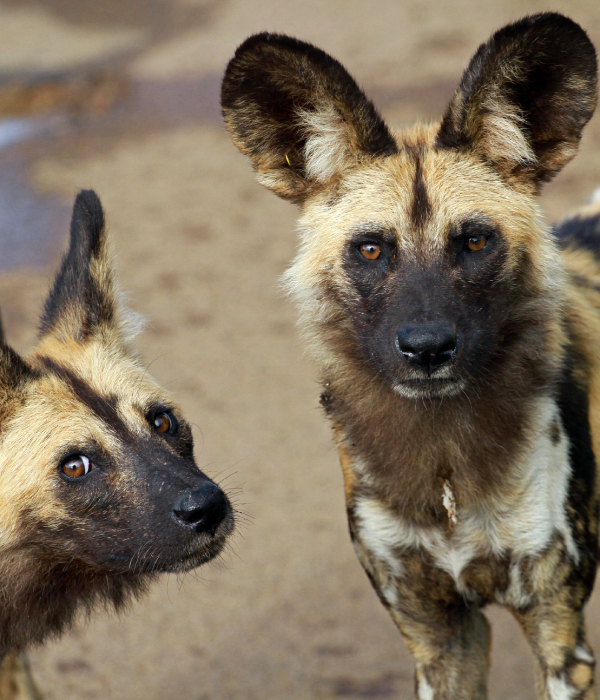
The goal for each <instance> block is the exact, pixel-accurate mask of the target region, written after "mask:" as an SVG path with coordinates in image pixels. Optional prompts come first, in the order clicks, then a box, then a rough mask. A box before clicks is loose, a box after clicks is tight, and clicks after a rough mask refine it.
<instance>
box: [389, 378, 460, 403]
mask: <svg viewBox="0 0 600 700" xmlns="http://www.w3.org/2000/svg"><path fill="white" fill-rule="evenodd" d="M464 388H465V383H464V381H463V380H461V379H451V378H448V377H443V378H442V377H440V378H438V377H423V378H422V379H405V380H402V381H397V382H396V383H395V384H394V385H393V389H394V392H395V393H396V394H398V395H399V396H403V397H404V398H406V399H442V398H446V397H450V396H456V395H457V394H459V393H460V392H461V391H463V390H464Z"/></svg>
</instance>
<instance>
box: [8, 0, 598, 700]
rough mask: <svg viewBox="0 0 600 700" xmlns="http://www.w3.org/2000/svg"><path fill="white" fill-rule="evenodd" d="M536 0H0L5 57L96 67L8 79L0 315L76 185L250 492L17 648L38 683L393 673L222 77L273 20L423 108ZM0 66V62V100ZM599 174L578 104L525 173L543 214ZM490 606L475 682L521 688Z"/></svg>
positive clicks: (432, 107) (217, 449) (268, 696)
mask: <svg viewBox="0 0 600 700" xmlns="http://www.w3.org/2000/svg"><path fill="white" fill-rule="evenodd" d="M543 9H548V7H547V5H546V4H545V3H542V2H536V1H533V0H520V1H519V2H516V1H511V0H497V1H496V2H494V3H491V2H489V3H484V2H481V0H469V1H460V0H446V2H444V3H441V2H436V3H434V2H432V1H429V2H415V1H414V0H405V1H404V2H401V1H400V0H394V1H393V2H392V1H391V0H389V1H388V0H372V1H371V2H359V1H358V0H303V1H302V2H297V1H296V0H288V1H287V2H281V1H280V2H277V0H264V1H262V2H254V1H252V0H223V1H219V0H129V1H128V2H122V0H105V1H104V2H103V1H102V0H47V1H46V2H43V3H39V4H38V3H35V2H33V1H30V0H12V1H11V2H6V1H5V2H0V72H1V73H2V74H6V75H8V76H9V77H10V76H17V77H18V78H19V80H22V81H25V82H27V81H28V80H29V81H30V80H31V76H38V75H39V74H40V71H41V72H45V73H46V75H58V76H59V77H58V78H57V80H58V81H59V82H60V81H61V80H64V79H65V78H64V76H65V75H67V76H68V75H69V74H70V72H74V73H77V71H80V70H82V66H83V67H84V68H85V69H86V70H87V68H89V67H90V66H91V67H92V70H95V67H97V66H104V67H106V71H107V72H106V73H105V76H104V78H103V81H104V82H103V83H102V84H101V85H100V87H98V86H96V87H94V86H92V88H90V95H91V97H90V104H91V103H92V102H93V103H94V104H95V105H96V107H97V108H94V109H87V107H86V105H85V104H84V106H83V108H82V105H81V104H80V103H78V104H77V105H75V106H74V105H73V104H71V103H69V92H68V91H67V96H66V98H64V99H63V97H61V96H60V95H58V97H57V98H56V100H55V102H56V104H54V107H53V109H52V111H51V113H50V114H49V115H48V116H43V115H42V116H40V115H39V114H38V112H37V111H36V109H37V108H36V109H34V107H32V101H31V100H29V102H27V99H25V103H26V104H25V106H24V107H23V109H22V111H25V112H27V111H28V110H29V111H33V112H36V115H37V116H35V117H34V118H33V119H32V121H28V122H19V123H18V124H17V125H16V127H15V128H16V132H15V131H14V129H13V131H12V132H10V129H9V132H10V133H22V130H23V124H25V129H26V130H27V129H29V130H30V131H31V133H32V134H33V136H32V138H30V139H28V140H23V141H20V142H18V143H16V142H15V139H16V138H17V137H14V136H13V137H11V138H12V140H13V142H12V143H9V141H10V138H8V137H7V141H6V144H5V142H4V140H3V136H2V134H3V133H5V131H6V129H5V131H3V125H4V127H6V122H0V269H1V273H0V306H1V307H2V313H3V317H4V321H5V325H6V329H7V334H8V337H9V339H10V340H11V341H12V342H13V343H14V345H15V346H16V347H17V348H18V349H21V350H25V349H26V348H27V347H28V345H29V344H30V343H31V342H32V340H33V337H34V331H35V323H36V317H37V314H38V311H39V309H40V306H41V304H42V301H43V295H44V293H45V290H46V289H47V287H48V284H49V281H50V279H51V275H52V273H53V269H54V266H55V265H56V263H57V261H58V259H59V257H60V253H61V251H62V250H63V249H64V245H65V242H66V231H67V228H66V227H67V221H68V213H69V207H70V205H71V202H72V199H73V196H74V194H75V192H76V191H77V190H78V189H80V188H84V187H86V188H87V187H92V188H94V189H96V190H97V192H98V193H99V195H100V196H101V198H102V200H103V203H104V205H105V207H106V210H107V214H108V220H109V224H110V228H111V231H112V234H113V239H114V245H115V249H116V253H117V260H118V265H119V273H120V279H121V283H122V287H123V289H124V290H127V292H128V294H129V299H130V304H131V305H132V306H133V307H134V308H135V309H136V310H138V311H140V312H142V313H143V314H145V315H146V316H147V317H148V319H149V323H148V328H147V331H146V333H145V334H144V335H143V336H142V337H141V338H140V343H139V346H140V349H141V352H142V354H143V357H144V358H145V359H146V361H147V363H148V365H149V366H150V370H151V372H152V373H153V374H154V375H155V376H156V377H157V378H158V379H159V380H160V381H162V382H163V383H164V384H166V385H167V386H168V387H169V388H170V389H171V390H172V391H173V392H174V393H175V394H176V396H177V399H178V400H179V401H180V403H181V404H182V405H183V406H184V409H185V411H186V413H187V416H188V418H189V419H190V420H191V421H192V422H193V423H194V424H195V439H196V444H197V450H196V453H197V459H198V463H199V465H200V466H201V467H202V468H204V469H205V470H206V471H207V472H208V473H209V474H211V475H213V476H216V477H217V478H218V480H220V481H221V482H222V483H223V484H224V486H225V487H229V488H231V489H237V488H240V489H241V491H240V492H239V493H238V494H237V495H236V496H235V498H236V499H237V501H238V507H239V508H241V509H242V510H243V511H244V512H245V513H247V515H248V518H247V522H246V523H244V524H241V525H240V527H239V530H238V532H237V534H236V535H235V537H234V538H233V541H232V546H231V549H230V550H229V552H228V553H227V554H226V555H225V557H224V558H223V559H222V560H220V561H219V562H218V563H215V564H213V565H209V566H208V567H206V568H204V569H201V570H199V571H197V572H195V573H192V574H189V575H187V576H185V577H174V576H166V577H164V578H163V579H162V580H161V581H160V582H159V583H158V584H157V585H156V586H154V588H153V590H152V593H151V594H150V595H149V596H148V597H147V598H146V599H144V600H143V601H142V602H140V603H139V604H136V605H134V606H133V607H132V609H131V610H130V612H129V613H128V614H127V615H125V616H123V617H121V618H117V617H115V616H114V615H106V614H97V615H96V616H94V618H93V619H92V620H91V621H90V622H89V623H87V624H84V623H83V622H82V624H80V625H79V626H78V627H77V628H76V629H75V630H74V631H73V632H72V633H71V634H69V635H67V636H65V637H64V638H62V639H61V640H60V641H58V642H56V643H52V644H49V645H48V646H46V647H44V648H43V649H39V650H36V651H34V652H33V653H32V660H33V665H34V671H35V674H36V678H37V679H38V681H39V684H40V685H41V686H42V687H43V689H44V691H45V693H46V697H47V698H48V699H54V700H59V699H60V700H70V699H76V698H82V699H84V698H110V699H112V700H142V698H143V699H144V700H175V699H177V700H179V699H180V698H186V699H188V700H209V699H210V700H236V699H238V698H239V699H240V700H241V699H244V700H259V699H260V700H317V699H320V700H333V699H334V698H347V699H350V700H368V699H371V698H404V697H410V696H411V693H412V662H411V660H410V656H409V653H408V651H407V649H406V647H405V645H404V643H403V642H402V641H401V639H400V637H399V635H398V633H397V632H396V630H395V628H394V626H393V625H392V623H391V621H390V619H389V618H388V616H387V613H386V612H385V611H384V610H383V608H382V607H381V605H380V604H379V602H378V600H377V598H376V596H375V594H374V593H373V591H372V590H371V588H370V585H369V583H368V581H367V579H366V577H365V575H364V573H363V571H362V569H361V568H360V566H359V564H358V562H357V560H356V558H355V556H354V552H353V550H352V547H351V545H350V541H349V538H348V535H347V529H346V523H345V513H344V504H343V495H342V479H341V474H340V471H339V468H338V464H337V459H336V454H335V451H334V448H333V445H332V441H331V438H330V433H329V428H328V426H327V424H326V422H325V420H324V418H323V416H322V415H321V412H320V410H319V408H318V396H319V385H318V377H317V375H316V372H315V371H314V369H313V368H312V366H311V364H310V363H309V362H308V360H307V359H306V358H305V357H304V355H303V352H302V347H301V343H300V340H299V336H298V333H297V331H296V329H295V326H294V316H295V314H294V309H293V308H292V306H291V304H290V303H289V302H288V301H286V299H285V298H284V296H283V294H282V292H281V291H280V288H279V277H280V275H281V274H282V272H283V271H284V269H285V267H286V265H287V263H288V262H289V261H290V259H291V257H292V255H293V252H294V247H295V236H294V220H295V216H296V211H295V209H294V207H293V206H292V205H289V204H286V203H284V202H282V201H279V200H277V199H276V198H275V197H274V196H273V195H272V194H271V193H269V192H267V191H266V190H263V189H262V188H261V187H259V186H258V185H257V184H255V183H254V181H253V179H252V176H251V172H250V168H249V166H248V165H247V163H246V162H245V160H244V158H243V157H242V156H240V155H239V154H238V153H237V151H236V150H235V149H234V147H233V146H232V145H231V143H230V141H229V139H228V136H227V134H226V133H225V131H224V129H223V128H222V126H221V123H220V121H219V110H218V104H217V99H218V85H219V78H220V75H221V73H222V70H223V68H224V66H225V63H226V61H227V60H228V58H229V57H230V56H231V55H232V53H233V51H234V49H235V47H236V46H237V45H238V44H239V43H240V42H241V41H242V40H243V39H244V38H245V37H246V36H247V35H248V34H250V33H252V32H254V31H258V30H263V29H268V30H272V31H273V30H275V31H281V32H286V33H290V34H293V35H296V36H298V37H301V38H304V39H307V40H310V41H312V42H313V43H316V44H317V45H319V46H322V47H323V48H325V49H327V50H328V51H329V52H331V53H333V54H334V55H335V56H336V57H338V58H339V59H340V60H341V61H342V62H343V63H345V64H346V65H347V66H348V67H349V69H350V70H351V71H352V72H353V73H354V75H355V76H356V77H357V78H358V80H359V82H360V83H361V84H362V85H363V86H364V87H365V88H366V89H367V91H368V93H369V94H370V95H371V96H372V97H373V98H374V99H375V101H376V103H377V105H378V106H379V107H380V109H381V110H382V112H383V113H384V116H385V117H386V118H387V119H388V122H389V123H390V124H391V125H392V126H395V127H400V126H402V125H403V124H406V123H410V122H412V121H413V120H414V119H415V118H417V117H420V118H423V119H433V118H436V116H439V115H440V113H441V110H442V109H443V107H444V104H445V102H446V100H447V99H448V98H449V97H450V95H451V94H452V91H453V89H454V87H455V85H456V83H457V81H458V79H459V77H460V74H461V71H462V69H463V68H464V67H465V65H466V63H467V61H468V59H469V58H470V56H471V55H472V53H473V52H474V50H475V49H476V47H477V46H478V44H479V43H480V42H481V41H483V40H484V39H486V38H487V36H488V35H489V34H490V33H491V32H492V31H493V30H494V29H495V28H497V27H499V26H500V25H501V24H504V23H506V22H508V21H510V20H513V19H516V18H518V17H519V16H521V15H523V14H525V13H528V12H533V11H539V10H543ZM552 9H559V10H562V11H563V12H565V13H566V14H569V15H571V16H572V17H573V18H574V19H575V20H577V21H579V22H580V23H581V24H582V25H583V26H584V27H585V28H586V29H587V30H588V32H589V33H590V35H591V37H592V39H593V40H594V41H595V44H596V45H597V46H600V12H599V9H598V4H597V0H585V1H583V0H581V1H578V0H572V1H571V2H567V1H562V0H555V2H554V3H553V5H552ZM19 76H20V77H19ZM61 76H62V77H61ZM9 82H10V81H9ZM34 83H35V81H34ZM5 85H6V80H5V79H4V78H3V77H2V75H0V111H1V110H2V109H3V104H5V103H4V102H3V99H4V97H5V95H6V92H5V90H4V88H5ZM123 85H125V87H123ZM103 86H104V87H103ZM106 86H108V87H106ZM111 86H117V87H115V88H114V89H113V88H112V87H111ZM33 89H34V92H35V89H37V88H36V87H35V85H34V88H33ZM86 89H87V88H86ZM99 90H100V91H101V92H102V90H104V92H102V95H101V96H100V98H101V99H100V98H98V99H97V100H95V97H98V91H99ZM86 94H87V93H86ZM28 99H29V98H28ZM84 102H86V101H85V100H84ZM63 103H64V104H65V107H64V108H63V106H62V105H63ZM11 109H12V108H8V107H6V108H5V109H4V112H3V113H4V114H7V115H9V114H10V111H11ZM10 124H12V122H11V123H10ZM11 128H12V127H11ZM19 129H21V131H19ZM598 185H600V117H598V116H596V118H595V119H594V120H593V122H592V123H591V124H590V126H589V127H588V128H587V131H586V134H585V138H584V143H583V146H582V149H581V153H580V155H579V156H578V158H577V159H576V161H575V162H574V163H572V164H571V165H569V166H568V168H567V169H566V171H565V172H564V173H562V174H561V175H560V176H559V177H558V178H557V181H556V182H555V183H552V184H551V185H550V186H549V187H548V188H547V190H546V192H545V194H544V196H543V204H544V206H545V208H546V211H547V213H548V216H549V219H550V220H553V219H556V218H559V217H561V216H563V215H564V214H566V213H567V212H568V211H569V210H570V209H571V208H573V207H574V206H576V205H578V204H579V203H580V202H581V201H582V200H583V199H584V198H585V197H586V196H588V195H589V194H590V193H591V192H592V190H593V189H595V187H597V186H598ZM489 615H490V618H491V619H492V621H493V628H494V646H493V667H492V673H491V681H490V686H491V691H490V695H491V697H492V698H494V699H495V700H509V699H510V700H529V699H531V698H533V676H532V672H531V657H530V653H529V651H528V650H527V648H526V645H525V643H524V641H523V640H522V638H521V635H520V632H519V631H518V629H517V628H516V625H515V624H514V623H513V622H512V620H511V619H510V618H509V616H508V615H507V614H506V613H505V612H504V611H502V610H499V609H490V610H489ZM599 623H600V595H596V596H595V598H594V599H593V600H592V602H591V604H590V606H589V613H588V627H589V632H590V637H591V641H592V644H593V645H594V646H595V648H596V650H597V652H600V624H599Z"/></svg>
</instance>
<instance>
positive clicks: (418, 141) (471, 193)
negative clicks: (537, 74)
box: [288, 124, 558, 283]
mask: <svg viewBox="0 0 600 700" xmlns="http://www.w3.org/2000/svg"><path fill="white" fill-rule="evenodd" d="M438 128H439V124H432V125H430V126H423V125H416V126H414V127H412V128H411V129H408V130H406V131H402V132H399V133H398V134H396V138H397V141H398V144H399V146H400V148H399V152H398V154H396V155H392V156H389V157H387V158H378V159H373V160H369V161H367V162H359V163H355V164H354V165H353V166H352V167H349V168H347V169H346V170H345V171H344V172H343V173H342V174H341V175H340V177H339V178H338V180H337V181H336V182H335V183H334V184H333V185H332V186H331V187H330V188H327V189H326V190H323V191H322V192H321V193H319V194H318V195H317V196H315V197H313V198H310V199H308V200H307V202H306V203H305V205H304V208H303V211H302V216H301V218H300V221H299V232H300V237H301V248H300V253H299V255H298V258H297V260H296V263H295V265H294V270H293V271H292V272H291V273H290V275H288V279H290V278H292V277H296V278H298V281H299V278H300V277H302V278H303V279H304V283H308V282H309V278H310V277H316V276H319V277H320V276H321V275H320V273H322V271H323V270H331V269H332V268H340V266H341V264H342V260H343V258H342V255H340V253H341V252H342V250H343V249H344V248H345V246H346V245H347V242H348V239H349V238H350V237H351V236H352V234H353V233H355V232H357V231H359V230H361V229H363V228H375V229H376V228H381V229H385V230H389V231H394V232H395V234H396V237H397V241H398V247H399V249H400V250H401V252H402V254H403V255H405V256H406V255H411V256H417V255H418V256H419V257H420V258H421V259H422V260H423V259H424V260H425V261H427V260H428V259H429V260H431V261H433V260H434V259H435V257H436V255H438V254H439V253H440V252H441V251H442V250H443V248H444V247H445V245H446V244H447V240H448V236H449V234H450V231H451V229H452V227H453V226H457V225H458V224H460V223H461V222H462V221H464V220H465V219H466V218H469V217H475V218H481V219H483V220H487V221H488V222H489V223H491V224H493V225H496V226H497V227H498V228H499V229H500V230H501V231H502V234H503V235H504V237H505V239H506V241H507V243H508V247H509V260H508V261H507V264H508V266H510V264H511V260H510V253H511V251H512V252H516V251H518V250H520V249H522V248H523V247H524V246H526V247H527V250H528V253H529V255H530V257H531V262H532V263H533V265H534V267H536V268H538V269H540V271H544V270H545V271H549V270H550V269H552V270H554V269H555V268H556V267H557V264H558V263H557V260H556V255H555V254H554V250H553V247H552V246H548V245H547V237H548V232H547V230H546V227H545V226H544V224H543V222H542V220H541V214H540V210H539V208H538V206H537V205H536V203H535V201H534V200H533V199H532V197H531V194H530V193H529V192H520V191H518V190H515V188H514V187H511V186H510V185H508V184H506V182H505V181H504V180H503V179H502V178H501V177H500V176H499V175H498V174H496V173H495V172H494V171H493V170H492V169H491V168H489V167H487V166H486V165H485V164H484V163H482V162H481V160H480V159H479V158H477V156H475V155H473V154H469V153H457V152H455V151H450V150H438V149H436V148H435V147H434V139H435V135H436V133H437V131H438ZM417 159H418V160H419V161H420V167H421V173H422V179H423V183H424V187H425V191H426V193H427V198H428V201H429V204H430V216H429V217H428V218H427V221H426V223H425V225H424V226H422V227H420V226H415V225H414V223H413V222H412V221H411V209H412V207H413V202H414V180H415V173H416V161H417Z"/></svg>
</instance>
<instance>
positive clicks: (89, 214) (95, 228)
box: [70, 190, 104, 256]
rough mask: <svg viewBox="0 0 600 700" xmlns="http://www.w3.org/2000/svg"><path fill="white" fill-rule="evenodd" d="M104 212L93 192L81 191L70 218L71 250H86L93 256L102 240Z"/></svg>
mask: <svg viewBox="0 0 600 700" xmlns="http://www.w3.org/2000/svg"><path fill="white" fill-rule="evenodd" d="M103 234H104V211H103V209H102V204H101V203H100V199H99V197H98V195H97V194H96V193H95V192H94V190H81V191H80V192H79V194H78V195H77V197H76V198H75V204H74V205H73V216H72V217H71V245H70V249H71V250H81V251H83V250H87V251H88V253H87V254H86V256H87V255H91V256H94V255H96V254H97V253H98V251H99V246H101V242H102V240H103V238H104V235H103Z"/></svg>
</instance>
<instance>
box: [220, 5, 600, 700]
mask: <svg viewBox="0 0 600 700" xmlns="http://www.w3.org/2000/svg"><path fill="white" fill-rule="evenodd" d="M596 72H597V70H596V56H595V52H594V48H593V46H592V45H591V43H590V41H589V39H588V37H587V35H586V34H585V32H584V31H583V30H582V29H581V28H580V27H579V26H578V25H576V24H575V23H574V22H572V21H571V20H569V19H567V18H565V17H563V16H561V15H559V14H555V13H543V14H539V15H534V16H531V17H526V18H524V19H522V20H521V21H519V22H516V23H514V24H511V25H508V26H506V27H504V28H503V29H500V30H499V31H498V32H496V33H495V34H494V35H493V36H492V37H491V39H490V40H489V41H488V42H487V43H485V44H483V45H482V46H481V47H480V48H479V49H478V51H477V52H476V54H475V56H474V57H473V59H472V60H471V63H470V64H469V66H468V68H467V70H466V72H465V74H464V76H463V78H462V80H461V83H460V85H459V87H458V89H457V91H456V93H455V95H454V97H453V99H452V101H451V103H450V105H449V106H448V108H447V110H446V113H445V115H444V117H443V119H442V120H441V122H439V123H436V124H432V125H429V126H423V125H417V126H415V127H413V128H410V129H407V130H405V131H402V132H399V133H394V134H392V132H390V131H389V130H388V128H387V126H386V125H385V124H384V122H383V121H382V119H381V117H380V116H379V115H378V114H377V112H376V111H375V109H374V107H373V105H372V104H371V103H370V102H369V101H368V99H367V98H366V97H365V95H364V94H363V93H362V91H361V90H360V89H359V87H358V86H357V85H356V83H355V82H354V80H353V79H352V78H351V77H350V76H349V75H348V73H347V72H346V71H345V69H344V68H343V67H342V66H341V65H340V64H339V63H338V62H337V61H335V60H334V59H333V58H331V57H330V56H328V55H327V54H325V53H324V52H322V51H321V50H319V49H317V48H315V47H314V46H311V45H309V44H306V43H303V42H301V41H297V40H295V39H292V38H289V37H286V36H281V35H275V34H259V35H256V36H253V37H250V38H249V39H248V40H247V41H246V42H244V43H243V44H242V45H241V46H240V48H239V49H238V50H237V52H236V54H235V56H234V58H233V59H232V60H231V62H230V64H229V66H228V68H227V71H226V74H225V79H224V82H223V90H222V106H223V114H224V118H225V122H226V124H227V127H228V129H229V130H230V132H231V134H232V136H233V140H234V142H235V143H236V145H237V146H238V147H239V148H240V150H241V151H242V152H243V153H245V154H246V155H247V156H248V157H249V158H250V160H251V162H252V164H253V166H254V168H255V171H256V174H257V177H258V179H259V181H260V182H262V183H263V184H264V185H266V186H267V187H269V188H271V189H272V190H273V191H274V192H276V193H277V194H278V195H280V196H281V197H284V198H287V199H290V200H292V201H294V202H296V203H298V204H300V205H301V209H302V214H301V218H300V225H299V232H300V249H299V252H298V255H297V257H296V259H295V261H294V263H293V264H292V266H291V268H290V270H289V271H288V273H287V274H286V284H287V286H288V289H289V290H290V292H291V293H292V294H293V295H294V296H295V298H296V299H297V301H298V304H299V309H300V319H301V320H300V323H301V328H302V330H303V332H304V334H305V336H306V338H307V341H308V345H309V347H310V348H311V350H312V352H313V354H314V356H315V358H316V360H317V361H318V363H319V365H320V367H321V370H322V375H323V384H324V392H323V395H322V403H323V406H324V407H325V409H326V412H327V414H328V416H329V418H330V419H331V421H332V423H333V426H334V429H335V436H336V441H337V445H338V450H339V454H340V459H341V464H342V468H343V472H344V477H345V485H346V499H347V507H348V516H349V521H350V531H351V534H352V538H353V541H354V544H355V547H356V551H357V553H358V556H359V559H360V561H361V563H362V564H363V566H364V568H365V569H366V571H367V573H368V575H369V577H370V578H371V580H372V582H373V585H374V587H375V589H376V591H377V592H378V594H379V596H380V598H381V600H382V602H383V604H384V605H385V606H386V607H387V608H388V610H389V612H390V614H391V616H392V617H393V619H394V621H395V622H396V623H397V625H398V627H399V629H400V631H401V633H402V635H403V637H404V638H405V640H406V642H407V643H408V645H409V647H410V649H411V651H412V653H413V655H414V657H415V661H416V693H417V696H418V697H419V698H421V700H467V699H474V698H484V697H486V676H487V667H488V653H489V644H490V633H489V626H488V623H487V621H486V618H485V617H484V615H483V614H482V612H481V611H482V608H483V607H484V606H485V605H486V604H488V603H490V602H497V603H500V604H502V605H505V606H506V607H507V608H509V609H510V610H511V611H512V613H513V614H514V615H515V617H516V618H517V620H518V621H519V622H520V624H521V626H522V628H523V631H524V633H525V634H526V636H527V638H528V640H529V642H530V643H531V646H532V648H533V651H534V653H535V656H536V658H537V662H538V664H537V666H538V668H537V683H538V696H539V697H540V698H546V699H548V700H550V699H551V700H573V699H575V698H578V699H583V698H585V699H587V700H589V699H590V698H593V697H595V691H594V679H593V675H594V657H593V654H592V651H591V649H590V648H589V646H588V644H587V642H586V637H585V628H584V620H583V610H584V606H585V604H586V601H587V600H588V598H589V595H590V592H591V590H592V586H593V582H594V577H595V573H596V564H597V558H598V507H599V496H598V479H597V467H596V460H597V455H599V454H600V351H599V348H600V231H599V229H598V223H597V222H598V218H596V219H593V216H594V215H595V214H594V213H592V212H591V211H588V212H584V213H582V214H581V216H580V217H579V218H577V217H576V218H574V219H571V220H570V222H569V223H565V224H563V225H562V227H559V228H558V229H557V230H556V232H551V231H549V230H548V228H547V227H546V226H545V225H544V223H543V221H542V219H541V216H540V212H539V209H538V205H537V203H536V200H535V195H536V194H537V193H538V192H539V190H540V188H541V186H542V185H543V183H544V182H546V181H548V180H549V179H550V178H552V177H553V176H554V175H555V174H556V173H557V172H558V171H559V170H560V169H561V168H562V167H563V166H564V165H565V164H566V163H568V161H569V160H571V158H572V157H573V156H574V155H575V152H576V150H577V147H578V144H579V140H580V136H581V132H582V129H583V127H584V126H585V124H586V123H587V121H588V120H589V119H590V117H591V116H592V113H593V111H594V108H595V103H596ZM598 211H600V207H599V208H598ZM592 221H595V222H596V223H595V224H594V225H592V223H591V222H592Z"/></svg>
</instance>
